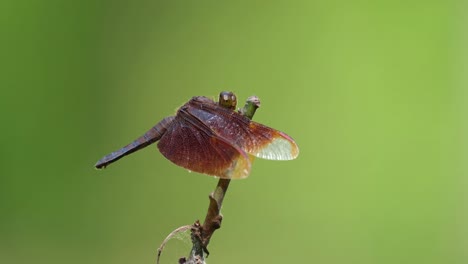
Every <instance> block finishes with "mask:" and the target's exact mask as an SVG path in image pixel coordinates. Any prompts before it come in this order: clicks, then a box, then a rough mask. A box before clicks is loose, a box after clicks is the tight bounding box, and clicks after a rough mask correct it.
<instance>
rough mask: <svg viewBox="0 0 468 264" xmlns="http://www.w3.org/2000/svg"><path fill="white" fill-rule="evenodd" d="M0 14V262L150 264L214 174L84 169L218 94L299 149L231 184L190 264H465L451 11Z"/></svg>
mask: <svg viewBox="0 0 468 264" xmlns="http://www.w3.org/2000/svg"><path fill="white" fill-rule="evenodd" d="M0 5H1V8H0V22H1V43H0V45H1V47H2V48H1V53H0V54H1V57H2V59H1V62H0V63H1V64H0V65H1V73H0V76H1V78H0V81H1V90H2V93H1V96H0V103H1V104H0V109H1V124H2V129H1V137H0V142H1V145H0V154H1V158H0V164H1V166H0V174H1V175H0V263H114V264H116V263H154V262H155V258H156V249H157V248H158V246H159V244H160V243H161V242H162V240H163V239H164V238H165V237H166V235H167V234H168V233H169V232H171V231H172V230H173V229H175V228H177V227H179V226H182V225H186V224H191V223H192V222H193V221H194V220H196V219H203V218H204V215H205V213H206V209H207V206H208V199H207V196H208V194H209V193H210V192H211V190H212V189H213V188H214V186H215V185H216V179H214V178H211V177H207V176H203V175H198V174H196V173H188V172H187V171H186V170H184V169H181V168H179V167H176V166H175V165H173V164H172V163H170V162H169V161H167V160H166V159H165V158H164V157H163V156H162V155H161V154H160V153H159V152H158V150H157V148H156V147H155V146H151V147H149V148H147V149H144V150H142V151H139V152H137V153H135V154H133V155H131V156H129V157H126V158H124V159H122V160H121V161H119V162H118V163H116V164H114V165H112V166H110V167H109V168H107V169H106V170H101V171H98V170H95V169H94V168H93V165H94V164H95V162H96V161H97V160H98V159H99V158H101V157H102V156H103V155H105V154H107V153H109V152H111V151H113V150H116V149H117V148H120V147H121V146H123V145H125V144H127V143H129V142H130V141H132V140H133V139H134V138H136V137H138V136H140V135H141V134H142V133H144V132H145V131H146V130H147V129H148V128H150V127H151V126H153V125H154V124H155V123H156V122H158V121H159V120H161V119H162V118H163V117H165V116H168V115H171V114H173V113H174V112H175V110H176V109H177V108H178V107H179V106H180V105H182V104H183V103H184V102H186V101H187V100H188V99H189V98H191V97H192V96H195V95H205V96H211V97H213V98H215V97H216V96H217V95H218V93H219V92H220V91H221V90H232V91H234V92H235V93H236V94H237V96H238V98H239V101H240V102H241V103H242V102H243V101H244V100H245V98H247V97H248V96H250V95H257V96H259V97H260V99H261V100H262V107H261V108H260V110H259V111H258V112H257V114H256V116H255V118H254V119H255V120H256V121H258V122H261V123H264V124H266V125H269V126H271V127H274V128H277V129H279V130H282V131H285V132H286V133H288V134H290V135H291V136H292V137H294V138H295V140H296V141H297V143H298V145H299V146H300V149H301V153H300V156H299V158H298V159H297V160H294V161H289V162H273V161H265V160H258V159H257V160H256V161H255V163H254V166H253V170H252V173H251V175H250V177H249V178H248V179H246V180H239V181H235V182H232V184H231V186H230V189H229V192H228V194H227V197H226V200H225V203H224V208H223V214H224V216H225V219H224V222H223V227H222V228H221V229H220V230H219V231H217V232H216V233H215V235H214V237H213V239H212V241H211V244H210V247H209V249H210V251H211V255H210V257H209V259H208V262H209V263H260V262H262V263H324V264H325V263H326V264H329V263H412V264H413V263H467V262H468V253H467V252H468V251H467V248H468V243H467V242H468V239H467V237H468V224H467V222H468V216H467V213H468V208H467V198H468V197H467V194H466V190H467V187H468V186H467V185H468V180H467V176H468V169H467V157H468V155H467V154H468V152H467V149H468V142H467V140H466V139H467V137H466V134H467V132H468V126H467V125H468V123H467V113H468V108H467V106H466V105H467V103H468V99H467V98H468V93H467V86H468V67H467V65H468V54H467V49H466V47H467V45H468V39H467V36H468V33H467V31H466V25H467V22H468V20H467V7H468V6H467V4H466V3H464V1H461V0H460V1H322V0H317V1H283V2H273V1H265V2H261V1H235V2H232V3H228V2H224V3H221V2H219V1H107V0H101V1H52V0H46V1H4V2H2V3H1V4H0ZM189 247H190V245H189V244H187V242H184V241H183V240H182V241H179V240H177V239H175V240H174V241H171V242H169V244H168V245H167V248H166V251H165V252H164V253H163V256H162V261H163V263H175V262H176V260H177V259H178V257H180V256H182V255H184V254H186V253H187V252H188V250H189Z"/></svg>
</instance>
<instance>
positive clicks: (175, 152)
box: [158, 111, 251, 179]
mask: <svg viewBox="0 0 468 264" xmlns="http://www.w3.org/2000/svg"><path fill="white" fill-rule="evenodd" d="M158 148H159V150H160V151H161V153H162V154H163V155H164V156H165V157H166V158H167V159H169V160H170V161H172V162H173V163H175V164H177V165H179V166H181V167H184V168H186V169H188V170H191V171H195V172H198V173H203V174H208V175H212V176H218V177H220V178H225V179H241V178H245V177H247V176H248V175H249V173H250V167H251V163H250V160H249V157H248V155H247V153H245V152H244V151H243V150H242V149H241V148H239V147H238V146H236V145H234V144H232V143H231V142H229V141H228V140H226V139H225V138H222V137H220V136H218V135H217V134H215V133H213V132H212V131H211V130H210V129H209V128H208V127H207V126H206V125H205V124H203V123H202V122H200V120H198V119H196V118H194V117H193V116H191V115H190V114H188V113H186V112H183V111H179V113H178V115H177V118H176V119H175V120H174V121H173V124H172V126H171V127H170V128H169V129H168V131H167V132H166V133H165V134H164V136H163V137H162V138H161V139H160V141H159V142H158Z"/></svg>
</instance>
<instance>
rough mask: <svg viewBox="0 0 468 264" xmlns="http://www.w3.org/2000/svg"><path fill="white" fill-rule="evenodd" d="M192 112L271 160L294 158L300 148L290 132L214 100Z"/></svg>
mask: <svg viewBox="0 0 468 264" xmlns="http://www.w3.org/2000/svg"><path fill="white" fill-rule="evenodd" d="M189 111H190V113H191V114H192V115H194V116H196V117H197V118H199V119H200V120H201V121H203V123H205V124H206V125H207V126H208V127H209V128H210V129H211V130H213V131H215V132H216V133H217V134H219V135H220V136H221V137H223V138H225V139H227V140H228V141H230V142H233V143H235V144H236V145H237V146H239V147H240V148H241V149H243V150H244V151H245V152H247V153H249V154H251V155H254V156H256V157H259V158H263V159H269V160H291V159H295V158H296V157H297V156H298V155H299V148H298V147H297V144H296V143H295V142H294V140H293V139H292V138H291V137H290V136H288V135H287V134H286V133H283V132H281V131H278V130H276V129H273V128H270V127H267V126H265V125H262V124H259V123H256V122H254V121H251V120H250V119H248V118H247V117H245V116H242V115H241V114H239V113H237V112H234V111H231V110H229V109H225V108H223V107H219V106H217V105H214V104H210V105H203V107H202V108H197V107H192V108H190V109H189Z"/></svg>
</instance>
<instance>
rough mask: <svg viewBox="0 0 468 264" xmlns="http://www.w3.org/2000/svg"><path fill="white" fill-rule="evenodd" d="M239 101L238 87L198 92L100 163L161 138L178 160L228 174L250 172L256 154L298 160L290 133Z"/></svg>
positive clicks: (219, 174) (208, 171)
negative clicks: (215, 95)
mask: <svg viewBox="0 0 468 264" xmlns="http://www.w3.org/2000/svg"><path fill="white" fill-rule="evenodd" d="M236 104H237V98H236V96H235V94H234V93H232V92H221V93H220V95H219V100H218V102H215V101H213V100H212V99H210V98H208V97H204V96H195V97H193V98H192V99H190V100H189V101H188V102H187V103H185V104H184V105H183V106H181V107H180V108H179V109H178V110H177V112H176V114H175V116H169V117H166V118H164V119H163V120H161V121H160V122H159V123H158V124H156V125H155V126H153V127H152V128H151V129H150V130H148V131H147V132H146V133H145V134H144V135H142V136H141V137H139V138H137V139H136V140H134V141H133V142H132V143H130V144H128V145H126V146H124V147H123V148H121V149H119V150H117V151H114V152H112V153H110V154H108V155H106V156H104V157H103V158H102V159H100V160H99V161H98V162H97V163H96V165H95V167H96V168H97V169H102V168H105V167H107V166H109V165H110V164H111V163H113V162H115V161H117V160H119V159H121V158H123V157H124V156H127V155H129V154H131V153H133V152H135V151H137V150H140V149H142V148H145V147H147V146H149V145H151V144H153V143H155V142H157V141H158V143H157V146H158V148H159V151H160V152H161V154H162V155H163V156H164V157H166V158H167V159H168V160H170V161H171V162H173V163H174V164H176V165H178V166H180V167H183V168H185V169H187V170H189V171H194V172H198V173H202V174H206V175H210V176H216V177H220V178H223V179H243V178H246V177H247V176H249V174H250V171H251V164H252V161H253V160H254V157H258V158H262V159H267V160H292V159H295V158H296V157H297V156H298V155H299V147H298V146H297V144H296V142H295V141H294V140H293V139H292V138H291V137H290V136H288V135H287V134H286V133H283V132H281V131H278V130H276V129H273V128H270V127H268V126H265V125H262V124H260V123H257V122H254V121H252V120H250V118H249V117H247V116H246V115H244V114H243V113H242V111H240V110H239V111H236V110H235V108H236ZM258 104H259V102H258ZM258 106H259V105H258Z"/></svg>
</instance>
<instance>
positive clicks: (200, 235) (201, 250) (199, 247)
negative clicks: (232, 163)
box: [157, 96, 260, 264]
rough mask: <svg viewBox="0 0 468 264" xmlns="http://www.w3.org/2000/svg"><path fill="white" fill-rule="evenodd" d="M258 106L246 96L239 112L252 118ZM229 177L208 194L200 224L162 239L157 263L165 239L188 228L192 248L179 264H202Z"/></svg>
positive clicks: (217, 223)
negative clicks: (208, 201) (187, 257)
mask: <svg viewBox="0 0 468 264" xmlns="http://www.w3.org/2000/svg"><path fill="white" fill-rule="evenodd" d="M259 107H260V100H259V99H258V97H256V96H251V97H249V98H247V101H246V103H245V106H244V107H243V108H242V109H240V110H239V112H240V113H241V114H242V115H244V116H246V117H248V118H249V119H252V117H253V116H254V114H255V111H256V110H257V108H259ZM230 182H231V180H230V179H219V181H218V185H217V186H216V189H215V190H214V191H213V192H212V193H211V194H210V196H209V199H210V205H209V207H208V211H207V213H206V217H205V221H204V223H203V225H202V224H200V221H198V220H197V221H196V222H195V223H194V224H193V225H191V226H182V227H179V228H177V229H176V230H174V231H173V232H172V233H170V234H169V235H168V236H167V238H166V239H165V240H164V241H163V243H162V244H161V246H160V247H159V249H158V258H157V263H158V264H159V258H160V256H161V253H162V250H163V249H164V246H165V245H166V243H167V241H168V240H169V239H171V238H172V237H173V236H174V235H175V234H177V233H179V232H184V231H186V230H187V229H188V228H190V229H191V238H192V250H191V253H190V257H189V259H186V258H185V257H183V258H180V259H179V263H180V264H202V263H204V262H205V257H204V254H206V257H208V255H209V254H210V253H209V251H208V249H207V247H208V244H209V243H210V239H211V236H212V235H213V233H214V232H215V231H216V230H217V229H219V228H220V227H221V222H222V220H223V216H222V215H221V207H222V204H223V200H224V197H225V195H226V192H227V189H228V187H229V183H230Z"/></svg>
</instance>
